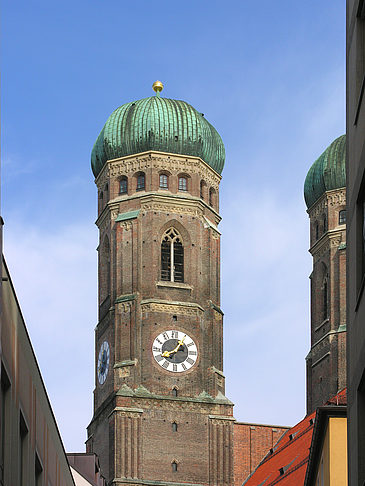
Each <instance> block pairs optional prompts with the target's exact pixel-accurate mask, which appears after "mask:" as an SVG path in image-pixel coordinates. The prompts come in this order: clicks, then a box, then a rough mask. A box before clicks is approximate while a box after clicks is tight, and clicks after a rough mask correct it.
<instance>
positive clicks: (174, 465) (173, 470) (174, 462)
mask: <svg viewBox="0 0 365 486" xmlns="http://www.w3.org/2000/svg"><path fill="white" fill-rule="evenodd" d="M171 466H172V472H177V462H176V461H173V462H172V463H171Z"/></svg>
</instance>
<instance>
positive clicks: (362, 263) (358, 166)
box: [346, 0, 365, 486]
mask: <svg viewBox="0 0 365 486" xmlns="http://www.w3.org/2000/svg"><path fill="white" fill-rule="evenodd" d="M346 5H347V46H346V71H347V82H346V133H347V161H348V164H347V195H348V218H347V242H348V250H347V253H348V261H347V276H348V280H347V316H348V346H347V367H348V369H347V371H348V375H347V376H348V377H347V381H348V446H349V447H348V454H349V484H350V485H351V486H355V485H356V486H358V485H360V484H361V485H363V484H364V482H365V326H364V322H365V296H364V285H365V278H364V275H365V256H364V255H365V251H364V250H365V238H364V235H365V224H364V216H365V98H364V91H365V2H364V0H347V2H346Z"/></svg>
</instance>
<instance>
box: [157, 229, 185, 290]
mask: <svg viewBox="0 0 365 486" xmlns="http://www.w3.org/2000/svg"><path fill="white" fill-rule="evenodd" d="M161 280H167V281H170V282H183V281H184V247H183V244H182V238H181V236H180V234H179V233H178V231H177V230H176V229H175V228H170V229H168V230H167V231H166V233H165V234H164V236H163V238H162V243H161Z"/></svg>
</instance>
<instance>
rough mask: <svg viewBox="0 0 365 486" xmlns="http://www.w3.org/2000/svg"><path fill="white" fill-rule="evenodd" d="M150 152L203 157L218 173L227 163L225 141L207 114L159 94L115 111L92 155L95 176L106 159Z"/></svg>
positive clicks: (97, 141)
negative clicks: (209, 120) (206, 117)
mask: <svg viewBox="0 0 365 486" xmlns="http://www.w3.org/2000/svg"><path fill="white" fill-rule="evenodd" d="M148 150H156V151H160V152H168V153H173V154H182V155H191V156H195V157H200V158H201V159H203V160H204V161H205V162H206V163H207V164H208V165H210V167H212V169H214V170H215V171H216V172H218V173H219V174H220V173H221V172H222V170H223V166H224V161H225V150H224V145H223V142H222V139H221V137H220V136H219V134H218V132H217V131H216V129H215V128H214V127H213V126H212V125H211V124H210V123H209V122H208V121H207V120H206V119H205V118H204V115H203V114H202V113H199V112H198V111H197V110H196V109H195V108H193V107H192V106H191V105H189V104H188V103H186V102H185V101H181V100H172V99H168V98H162V97H160V96H159V94H158V95H157V96H151V97H149V98H144V99H142V100H137V101H133V102H130V103H126V104H124V105H122V106H120V107H119V108H117V109H116V110H115V111H113V113H112V114H111V115H110V117H109V118H108V119H107V121H106V123H105V125H104V127H103V129H102V130H101V132H100V134H99V136H98V138H97V140H96V142H95V144H94V148H93V150H92V153H91V167H92V170H93V173H94V175H95V177H97V176H98V174H99V172H100V171H101V169H102V168H103V166H104V164H105V162H106V161H107V160H111V159H116V158H119V157H124V156H126V155H133V154H137V153H141V152H146V151H148Z"/></svg>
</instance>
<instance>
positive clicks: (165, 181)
mask: <svg viewBox="0 0 365 486" xmlns="http://www.w3.org/2000/svg"><path fill="white" fill-rule="evenodd" d="M160 188H161V189H168V188H169V178H168V176H167V175H166V174H160Z"/></svg>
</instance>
